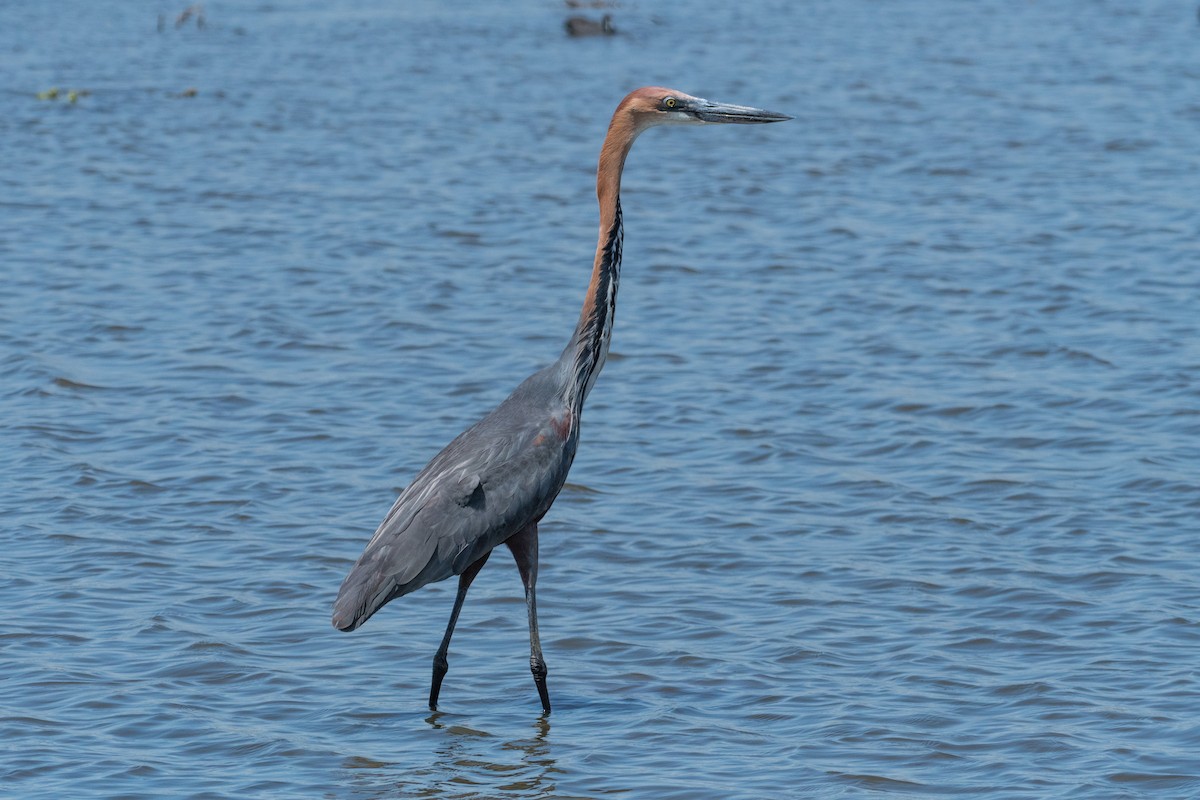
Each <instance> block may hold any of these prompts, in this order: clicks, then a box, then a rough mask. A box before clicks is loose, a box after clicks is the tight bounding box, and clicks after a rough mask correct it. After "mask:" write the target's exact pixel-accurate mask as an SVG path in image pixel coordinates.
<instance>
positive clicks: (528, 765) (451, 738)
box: [342, 711, 562, 800]
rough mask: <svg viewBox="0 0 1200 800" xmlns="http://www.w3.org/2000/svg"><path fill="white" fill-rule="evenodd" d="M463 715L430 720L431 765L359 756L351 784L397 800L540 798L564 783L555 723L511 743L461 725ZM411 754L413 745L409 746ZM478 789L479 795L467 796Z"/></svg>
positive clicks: (349, 770) (349, 771)
mask: <svg viewBox="0 0 1200 800" xmlns="http://www.w3.org/2000/svg"><path fill="white" fill-rule="evenodd" d="M456 719H459V720H462V719H463V717H462V716H461V715H457V714H445V713H442V712H440V711H435V712H433V713H432V714H430V715H429V716H428V717H426V718H425V722H426V723H427V724H428V725H429V727H430V729H431V730H432V731H434V732H435V734H434V735H435V740H434V742H433V746H432V747H431V748H430V753H429V757H430V763H429V765H428V766H425V767H418V768H416V769H413V768H412V764H411V761H410V762H408V763H389V762H383V761H377V760H375V759H372V758H367V757H363V756H355V757H352V758H348V759H346V761H345V762H344V763H343V765H342V766H343V769H344V770H345V783H346V784H347V785H348V786H352V787H354V789H355V796H364V797H370V798H384V797H389V798H390V797H395V796H396V794H397V792H401V793H403V794H404V795H405V796H407V793H409V792H415V793H419V794H421V795H422V796H423V795H425V794H427V793H433V794H434V796H440V793H441V791H444V790H448V789H451V788H453V789H454V791H455V797H460V798H480V800H482V799H483V798H490V797H494V796H495V793H496V792H498V791H499V792H514V791H516V792H521V793H522V794H523V795H524V794H525V793H529V794H530V795H531V796H534V797H541V796H543V795H544V794H549V793H552V792H553V791H554V789H555V786H556V784H557V783H558V782H559V780H561V776H562V770H561V769H560V768H559V767H558V766H557V764H556V761H555V759H554V755H553V753H552V752H551V745H550V739H549V734H550V721H549V718H548V717H545V716H541V717H538V718H537V719H535V720H534V721H533V722H531V723H530V725H529V728H528V729H527V731H528V735H527V736H520V737H517V738H514V739H510V740H507V741H504V740H501V739H500V737H498V736H496V735H495V734H493V733H490V732H489V731H486V730H482V729H480V728H475V727H471V726H470V725H466V724H463V722H461V721H460V722H456V721H455V720H456ZM405 749H406V750H407V751H408V752H409V753H410V754H411V749H412V748H411V745H410V746H407V747H406V748H405ZM467 786H476V787H478V793H477V794H475V793H466V794H464V793H462V790H463V789H464V787H467Z"/></svg>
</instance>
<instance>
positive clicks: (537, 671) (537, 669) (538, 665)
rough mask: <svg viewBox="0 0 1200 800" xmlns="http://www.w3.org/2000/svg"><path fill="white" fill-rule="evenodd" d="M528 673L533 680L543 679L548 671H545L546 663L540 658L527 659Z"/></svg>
mask: <svg viewBox="0 0 1200 800" xmlns="http://www.w3.org/2000/svg"><path fill="white" fill-rule="evenodd" d="M529 671H530V672H532V673H533V677H535V678H544V677H546V674H547V673H548V672H549V670H547V669H546V662H545V661H543V660H542V659H540V658H530V659H529Z"/></svg>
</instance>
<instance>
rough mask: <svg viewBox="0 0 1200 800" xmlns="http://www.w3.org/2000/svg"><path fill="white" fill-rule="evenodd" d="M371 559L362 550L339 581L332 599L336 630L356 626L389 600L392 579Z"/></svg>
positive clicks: (351, 628)
mask: <svg viewBox="0 0 1200 800" xmlns="http://www.w3.org/2000/svg"><path fill="white" fill-rule="evenodd" d="M374 561H375V559H373V558H370V557H368V554H365V553H364V554H363V558H360V559H359V561H358V563H357V564H355V565H354V568H353V569H351V570H350V574H349V575H347V576H346V580H344V581H342V588H341V589H339V590H338V596H337V599H336V600H334V601H333V627H335V628H337V629H338V630H339V631H352V630H354V629H355V628H357V627H359V626H360V625H362V624H363V623H364V622H366V621H367V620H368V619H370V617H371V615H372V614H374V613H375V612H376V611H378V610H379V608H380V607H381V606H382V605H383V604H384V603H386V602H387V601H388V600H390V599H391V596H390V591H389V590H390V589H391V588H392V587H393V586H394V585H395V582H394V581H389V580H388V579H387V577H386V576H385V575H383V574H381V571H380V570H379V568H378V566H377V565H376V564H375V563H373V562H374Z"/></svg>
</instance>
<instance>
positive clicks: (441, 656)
mask: <svg viewBox="0 0 1200 800" xmlns="http://www.w3.org/2000/svg"><path fill="white" fill-rule="evenodd" d="M491 554H492V551H491V550H489V551H488V552H486V553H484V554H483V555H482V556H481V557H480V558H479V560H478V561H475V562H474V563H473V564H471V566H469V567H467V568H466V569H465V570H463V573H462V574H461V575H459V576H458V595H457V596H455V598H454V610H453V611H451V612H450V623H449V624H448V625H446V635H445V636H443V637H442V646H441V647H439V648H438V651H437V655H435V656H434V657H433V684H432V685H431V686H430V687H429V708H430V710H432V711H437V701H438V693H439V692H441V691H442V678H444V677H446V671H447V670H449V669H450V661H449V660H448V659H447V658H446V656H447V654H448V653H449V652H450V637H451V636H453V635H454V624H455V623H456V622H458V612H460V611H462V605H463V601H464V600H466V599H467V589H470V588H471V581H473V580H475V576H476V575H478V574H479V570H481V569H483V565H484V564H486V563H487V560H488V556H490V555H491Z"/></svg>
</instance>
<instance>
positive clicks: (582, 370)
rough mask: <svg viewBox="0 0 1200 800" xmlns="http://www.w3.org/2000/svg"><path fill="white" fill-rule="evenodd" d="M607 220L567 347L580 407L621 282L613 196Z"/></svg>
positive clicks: (617, 207) (603, 350)
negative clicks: (577, 318)
mask: <svg viewBox="0 0 1200 800" xmlns="http://www.w3.org/2000/svg"><path fill="white" fill-rule="evenodd" d="M603 217H608V218H609V219H610V220H611V222H610V223H609V228H608V231H607V234H606V235H605V236H604V237H602V238H601V240H600V243H599V245H598V246H597V248H596V263H595V266H594V267H593V269H592V280H591V283H589V284H588V289H587V296H586V297H585V298H584V301H583V312H582V313H581V314H580V316H579V325H578V326H577V327H576V328H575V335H574V336H573V337H572V338H571V345H570V347H569V348H568V350H569V351H570V352H571V353H572V355H573V356H574V377H575V380H574V392H573V394H574V398H573V399H574V400H575V403H576V404H577V407H578V408H580V409H582V407H583V401H584V400H585V399H587V396H588V393H589V392H591V391H592V385H593V384H594V383H595V382H596V376H597V375H599V374H600V370H601V369H602V368H603V367H604V361H605V359H606V358H608V345H609V342H610V341H611V340H612V326H613V313H614V312H615V311H616V308H617V287H618V286H619V285H620V282H621V245H622V243H623V241H624V236H625V234H624V230H623V229H622V226H621V201H620V199H619V198H616V197H614V198H613V205H612V213H611V215H602V218H603Z"/></svg>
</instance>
